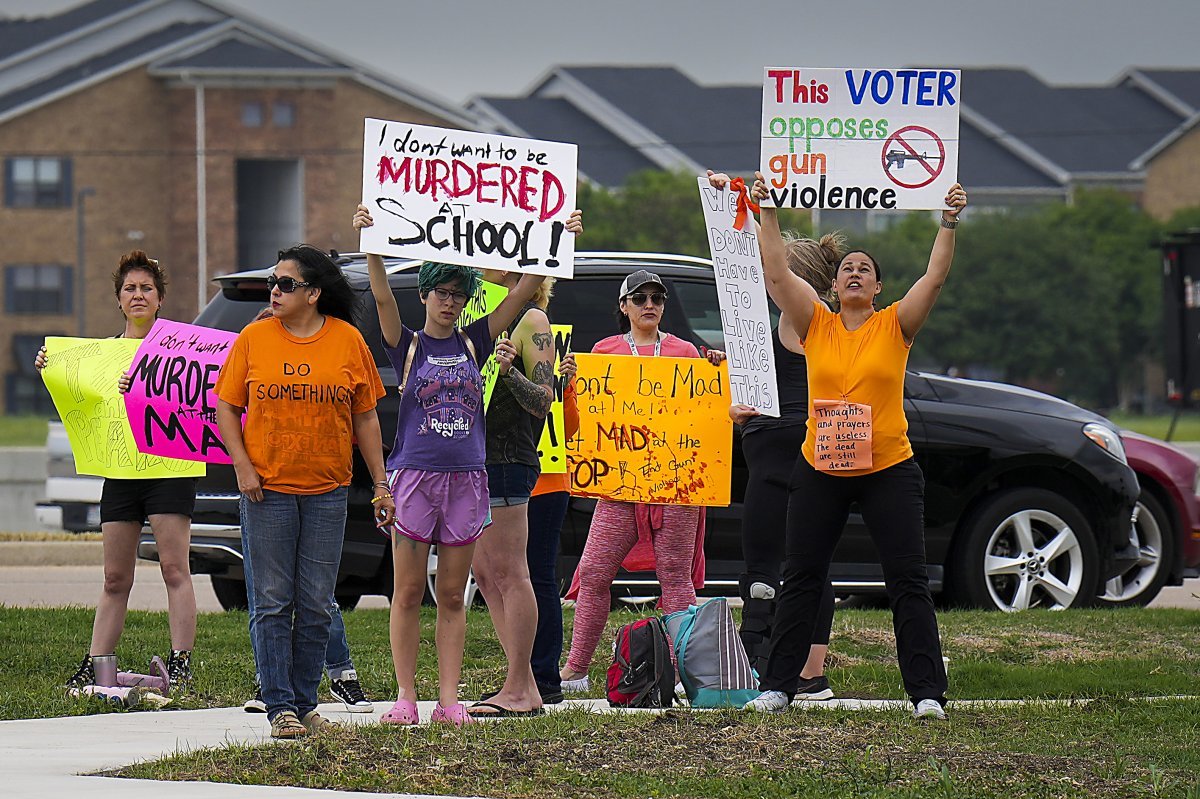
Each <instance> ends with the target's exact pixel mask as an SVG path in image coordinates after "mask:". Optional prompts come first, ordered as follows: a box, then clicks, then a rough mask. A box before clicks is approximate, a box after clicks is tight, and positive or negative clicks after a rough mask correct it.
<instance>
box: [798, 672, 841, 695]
mask: <svg viewBox="0 0 1200 799" xmlns="http://www.w3.org/2000/svg"><path fill="white" fill-rule="evenodd" d="M826 699H833V691H832V690H831V689H830V687H829V680H828V679H827V678H826V677H825V675H821V676H820V677H810V678H808V679H805V678H804V677H801V678H800V682H799V684H798V685H797V686H796V696H795V697H793V699H792V701H793V702H823V701H824V700H826Z"/></svg>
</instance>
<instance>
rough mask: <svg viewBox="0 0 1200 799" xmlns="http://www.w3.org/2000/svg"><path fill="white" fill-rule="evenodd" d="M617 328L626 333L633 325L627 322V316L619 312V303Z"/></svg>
mask: <svg viewBox="0 0 1200 799" xmlns="http://www.w3.org/2000/svg"><path fill="white" fill-rule="evenodd" d="M617 328H618V329H619V330H620V331H621V332H622V333H628V332H629V331H630V330H632V329H633V325H632V324H630V322H629V317H628V316H626V315H625V314H623V313H621V305H620V303H618V304H617Z"/></svg>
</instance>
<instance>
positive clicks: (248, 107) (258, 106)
mask: <svg viewBox="0 0 1200 799" xmlns="http://www.w3.org/2000/svg"><path fill="white" fill-rule="evenodd" d="M263 117H264V111H263V104H262V103H242V125H243V126H245V127H247V128H261V127H262V126H263Z"/></svg>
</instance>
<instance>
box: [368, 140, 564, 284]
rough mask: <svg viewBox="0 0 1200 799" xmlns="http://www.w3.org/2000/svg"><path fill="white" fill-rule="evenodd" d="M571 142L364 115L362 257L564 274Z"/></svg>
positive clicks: (561, 275) (555, 274) (542, 273)
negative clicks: (367, 219)
mask: <svg viewBox="0 0 1200 799" xmlns="http://www.w3.org/2000/svg"><path fill="white" fill-rule="evenodd" d="M577 156H578V148H577V147H576V146H575V145H574V144H561V143H559V142H548V141H537V140H534V139H518V138H514V137H512V136H499V135H495V134H490V133H472V132H469V131H462V130H448V129H444V128H433V127H428V126H425V125H413V124H409V123H407V122H387V121H385V120H381V119H367V120H366V130H365V134H364V139H363V195H362V196H363V199H362V201H363V204H364V205H366V206H367V208H368V209H370V212H371V216H372V217H374V219H375V224H374V226H372V227H369V228H364V229H363V230H362V231H361V237H360V239H359V246H360V247H361V248H362V251H363V252H372V253H379V254H381V255H398V256H402V257H409V258H417V259H421V260H429V261H443V262H446V263H453V264H463V265H466V266H474V267H477V268H480V269H504V270H508V271H510V272H532V273H534V274H539V275H554V276H555V277H559V278H569V277H571V276H572V274H573V273H574V260H575V237H574V236H573V235H571V234H570V233H566V232H565V231H564V227H565V225H566V221H567V219H568V217H569V216H570V215H571V211H573V210H574V209H575V179H576V172H577V169H576V161H577Z"/></svg>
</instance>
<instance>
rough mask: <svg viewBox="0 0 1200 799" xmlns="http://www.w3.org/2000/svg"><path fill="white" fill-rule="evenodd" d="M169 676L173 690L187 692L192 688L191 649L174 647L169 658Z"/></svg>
mask: <svg viewBox="0 0 1200 799" xmlns="http://www.w3.org/2000/svg"><path fill="white" fill-rule="evenodd" d="M167 676H168V677H170V678H171V691H172V692H174V693H180V694H185V693H187V692H188V691H190V690H191V688H192V652H191V650H190V649H172V650H171V657H169V658H167Z"/></svg>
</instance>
